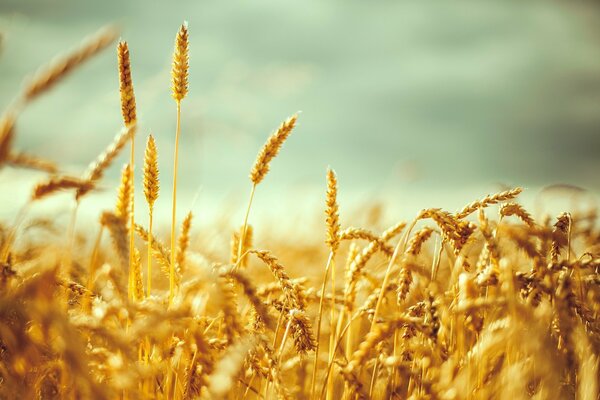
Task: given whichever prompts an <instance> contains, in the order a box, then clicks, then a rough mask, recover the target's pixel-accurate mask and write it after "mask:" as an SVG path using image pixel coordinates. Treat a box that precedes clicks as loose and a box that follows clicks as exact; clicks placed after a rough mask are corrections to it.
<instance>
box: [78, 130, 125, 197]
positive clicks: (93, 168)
mask: <svg viewBox="0 0 600 400" xmlns="http://www.w3.org/2000/svg"><path fill="white" fill-rule="evenodd" d="M135 132H136V125H131V126H129V127H126V128H123V129H122V130H121V132H119V133H117V135H116V136H115V138H114V139H113V141H112V143H111V144H110V145H109V146H108V147H107V148H106V150H104V152H102V154H100V155H99V156H98V158H97V159H96V160H94V161H93V162H92V163H91V164H90V165H89V166H88V169H87V171H86V172H85V173H84V175H83V177H82V179H84V180H86V181H88V182H89V183H90V187H89V188H88V189H87V190H78V191H77V199H79V198H81V197H82V196H84V195H85V194H86V193H88V192H89V191H90V190H92V189H93V188H94V186H95V183H96V182H97V181H98V180H100V179H101V178H102V176H103V175H104V172H105V171H106V170H107V169H108V167H110V165H111V164H112V162H113V161H114V160H115V159H116V158H117V156H118V155H119V154H120V153H121V151H122V150H123V148H124V147H125V145H126V144H127V141H128V140H129V139H130V138H131V137H132V136H134V135H135Z"/></svg>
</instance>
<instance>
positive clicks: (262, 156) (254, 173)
mask: <svg viewBox="0 0 600 400" xmlns="http://www.w3.org/2000/svg"><path fill="white" fill-rule="evenodd" d="M297 120H298V114H294V115H292V116H291V117H289V118H288V119H287V120H285V121H284V122H283V123H282V124H281V125H280V126H279V128H278V129H277V130H276V131H275V132H273V133H272V134H271V136H269V138H268V139H267V141H266V142H265V144H264V145H263V147H262V149H261V151H260V153H258V155H257V156H256V161H254V165H253V166H252V170H251V171H250V181H251V182H252V189H251V190H250V199H249V200H248V207H246V214H245V215H244V223H243V224H242V235H241V237H240V241H239V245H238V254H237V259H238V260H239V259H240V258H241V256H242V247H243V244H244V242H245V240H246V230H247V228H248V217H249V216H250V208H251V207H252V200H253V199H254V192H255V191H256V186H257V185H258V184H259V183H260V182H262V180H263V179H264V178H265V176H266V175H267V173H268V172H269V168H270V164H271V160H273V159H274V158H275V157H276V156H277V154H278V153H279V150H280V149H281V147H282V146H283V143H284V142H285V140H286V139H287V138H288V136H289V135H290V133H292V130H293V129H294V127H295V126H296V121H297Z"/></svg>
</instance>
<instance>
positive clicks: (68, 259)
mask: <svg viewBox="0 0 600 400" xmlns="http://www.w3.org/2000/svg"><path fill="white" fill-rule="evenodd" d="M78 208H79V201H78V200H76V201H75V207H73V213H72V214H71V220H70V221H69V228H68V230H67V249H66V250H67V251H66V254H65V258H64V260H63V262H64V264H65V265H64V268H65V269H64V272H65V276H66V277H67V279H69V276H70V275H71V264H72V261H73V260H72V254H73V244H74V243H75V225H76V224H77V209H78Z"/></svg>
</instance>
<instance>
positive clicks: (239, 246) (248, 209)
mask: <svg viewBox="0 0 600 400" xmlns="http://www.w3.org/2000/svg"><path fill="white" fill-rule="evenodd" d="M255 191H256V183H254V184H253V185H252V189H251V190H250V199H249V200H248V208H246V215H245V216H244V224H243V225H242V235H241V236H240V243H239V244H238V254H237V259H238V260H241V259H242V247H243V246H244V241H245V240H246V230H247V228H248V217H249V216H250V207H252V200H254V192H255Z"/></svg>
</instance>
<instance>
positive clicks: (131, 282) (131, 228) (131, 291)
mask: <svg viewBox="0 0 600 400" xmlns="http://www.w3.org/2000/svg"><path fill="white" fill-rule="evenodd" d="M134 161H135V135H131V154H130V161H129V165H130V168H131V171H130V173H131V177H130V182H131V198H130V199H129V201H130V202H131V213H130V215H129V286H128V288H129V290H128V291H129V299H130V300H132V299H134V297H135V296H134V293H135V289H134V282H135V278H134V276H133V262H134V261H133V247H134V227H135V219H134V215H133V214H134V208H135V207H134V203H135V201H134V199H135V196H134V191H135V173H134V168H135V167H134Z"/></svg>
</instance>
